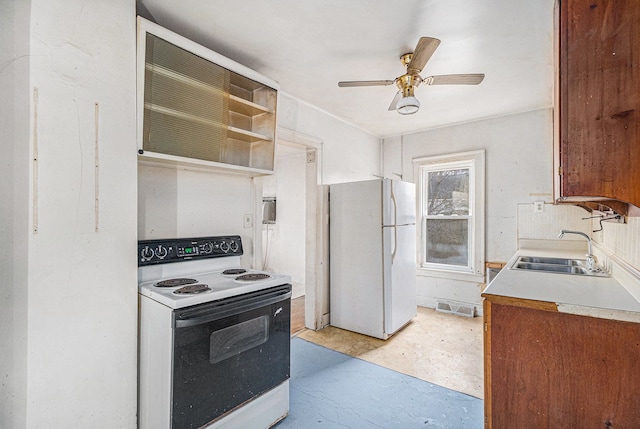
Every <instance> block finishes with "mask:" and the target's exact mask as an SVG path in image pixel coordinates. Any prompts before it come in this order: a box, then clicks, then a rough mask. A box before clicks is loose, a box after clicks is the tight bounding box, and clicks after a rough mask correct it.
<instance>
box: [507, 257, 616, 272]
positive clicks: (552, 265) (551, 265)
mask: <svg viewBox="0 0 640 429" xmlns="http://www.w3.org/2000/svg"><path fill="white" fill-rule="evenodd" d="M510 268H511V269H512V270H529V271H542V272H547V273H560V274H572V275H579V276H599V277H609V273H607V272H606V271H603V270H601V269H600V268H597V269H596V270H592V271H589V270H588V269H587V261H586V260H585V259H569V258H547V257H542V256H520V257H519V258H518V259H517V260H516V261H515V262H514V263H513V264H512V265H511V267H510Z"/></svg>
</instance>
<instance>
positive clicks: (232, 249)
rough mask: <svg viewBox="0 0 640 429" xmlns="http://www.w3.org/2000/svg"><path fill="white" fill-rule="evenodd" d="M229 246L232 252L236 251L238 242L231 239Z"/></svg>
mask: <svg viewBox="0 0 640 429" xmlns="http://www.w3.org/2000/svg"><path fill="white" fill-rule="evenodd" d="M229 248H230V249H231V251H232V252H233V253H235V252H237V251H238V242H237V241H235V240H232V241H231V244H230V245H229Z"/></svg>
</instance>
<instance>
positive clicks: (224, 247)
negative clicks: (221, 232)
mask: <svg viewBox="0 0 640 429" xmlns="http://www.w3.org/2000/svg"><path fill="white" fill-rule="evenodd" d="M220 250H222V251H223V252H224V253H227V252H228V251H229V243H227V242H226V241H223V242H222V243H220Z"/></svg>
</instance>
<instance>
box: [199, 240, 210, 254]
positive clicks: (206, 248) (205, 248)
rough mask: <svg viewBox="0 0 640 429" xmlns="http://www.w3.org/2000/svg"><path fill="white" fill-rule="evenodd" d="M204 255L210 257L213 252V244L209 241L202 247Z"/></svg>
mask: <svg viewBox="0 0 640 429" xmlns="http://www.w3.org/2000/svg"><path fill="white" fill-rule="evenodd" d="M201 247H202V253H204V254H206V255H208V254H210V253H211V252H213V244H212V243H211V242H210V241H207V242H206V243H204V244H203V245H202V246H201Z"/></svg>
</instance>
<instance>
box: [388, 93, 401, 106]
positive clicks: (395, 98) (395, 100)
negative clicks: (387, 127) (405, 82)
mask: <svg viewBox="0 0 640 429" xmlns="http://www.w3.org/2000/svg"><path fill="white" fill-rule="evenodd" d="M401 98H402V91H398V92H396V96H395V97H393V100H391V104H389V111H391V110H396V108H397V106H398V101H400V99H401Z"/></svg>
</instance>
